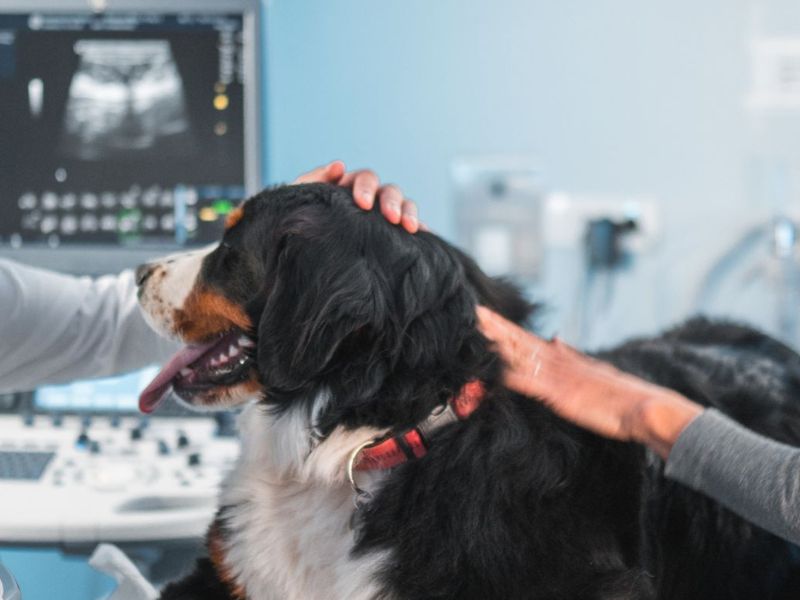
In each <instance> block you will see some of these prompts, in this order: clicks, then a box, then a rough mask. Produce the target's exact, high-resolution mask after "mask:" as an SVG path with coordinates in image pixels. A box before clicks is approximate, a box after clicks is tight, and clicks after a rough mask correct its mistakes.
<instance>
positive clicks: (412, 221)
mask: <svg viewBox="0 0 800 600" xmlns="http://www.w3.org/2000/svg"><path fill="white" fill-rule="evenodd" d="M407 218H408V223H409V224H410V225H411V226H412V227H417V226H418V225H419V222H418V221H417V217H415V216H413V215H412V216H409V217H407Z"/></svg>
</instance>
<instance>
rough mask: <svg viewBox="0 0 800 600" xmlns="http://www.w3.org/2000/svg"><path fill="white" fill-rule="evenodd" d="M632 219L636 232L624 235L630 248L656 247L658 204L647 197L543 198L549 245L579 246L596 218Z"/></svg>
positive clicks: (589, 195)
mask: <svg viewBox="0 0 800 600" xmlns="http://www.w3.org/2000/svg"><path fill="white" fill-rule="evenodd" d="M603 218H608V219H611V220H612V221H623V220H626V219H632V220H634V221H636V223H637V228H636V231H632V232H631V233H630V234H627V235H626V236H625V237H624V240H625V241H624V245H625V247H626V248H627V249H628V250H631V251H633V252H637V253H641V252H646V251H648V250H649V249H651V248H652V247H653V246H655V244H656V242H657V241H658V238H659V234H660V225H661V223H660V219H659V211H658V203H657V202H656V201H655V200H654V199H652V198H647V197H640V196H636V197H631V196H614V195H600V194H566V193H563V192H555V193H552V194H550V195H548V196H547V197H546V198H545V201H544V219H543V220H544V242H545V246H546V247H548V248H578V247H580V245H581V244H582V243H583V238H584V235H585V234H586V226H587V224H588V222H589V221H591V220H593V219H603Z"/></svg>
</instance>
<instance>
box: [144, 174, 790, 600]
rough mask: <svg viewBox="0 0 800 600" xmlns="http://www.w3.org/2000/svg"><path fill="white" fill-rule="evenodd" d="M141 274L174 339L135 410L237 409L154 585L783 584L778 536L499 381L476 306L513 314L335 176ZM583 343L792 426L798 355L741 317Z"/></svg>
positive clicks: (613, 595)
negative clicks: (182, 546) (186, 564)
mask: <svg viewBox="0 0 800 600" xmlns="http://www.w3.org/2000/svg"><path fill="white" fill-rule="evenodd" d="M138 281H139V286H140V292H139V293H140V300H141V304H142V307H143V309H144V311H145V313H146V315H147V318H148V319H149V322H150V323H151V324H152V325H153V326H154V327H155V328H156V329H157V330H159V331H160V332H162V333H163V334H164V335H167V336H170V337H173V338H178V339H180V340H182V341H183V342H184V343H186V344H187V346H186V348H185V349H184V350H182V351H181V352H179V353H178V354H177V355H176V356H175V357H174V358H173V359H172V360H171V361H170V363H169V364H168V365H167V366H166V367H165V368H164V369H163V370H162V372H161V373H160V374H159V376H158V377H157V378H156V379H155V380H154V381H153V383H152V384H151V385H150V386H149V387H148V388H147V389H146V390H145V391H144V392H143V394H142V397H141V408H142V409H143V410H144V411H152V410H154V409H155V408H156V406H157V405H158V403H159V402H160V401H161V398H162V397H163V396H164V395H165V394H166V393H167V392H168V391H169V390H170V389H171V390H172V391H173V392H174V393H175V394H176V395H177V396H178V397H179V398H181V399H182V400H183V401H184V402H186V403H187V404H189V405H191V406H194V407H196V408H201V409H203V408H205V409H227V408H232V407H235V406H238V405H245V408H244V410H243V412H242V414H241V417H240V427H241V434H242V452H241V457H240V458H239V461H238V464H237V466H236V467H235V470H234V471H233V472H232V474H231V475H230V476H229V477H228V479H227V481H226V483H225V485H224V488H223V491H222V493H221V498H220V509H219V513H218V516H217V518H216V520H215V522H214V524H213V525H212V527H211V529H210V531H209V534H208V550H209V555H208V558H207V559H203V560H201V561H200V562H199V564H198V567H197V569H196V570H195V572H194V573H192V574H191V575H189V576H188V577H187V578H186V579H184V580H182V581H180V582H177V583H174V584H171V585H170V586H168V587H167V589H165V590H164V592H163V596H162V598H164V599H165V600H166V599H169V600H188V599H192V600H212V599H213V600H221V599H226V600H230V599H239V600H242V599H247V600H272V599H281V600H283V599H290V600H314V599H321V600H337V599H341V600H358V599H372V598H382V599H423V598H442V599H444V598H459V599H472V598H474V599H481V600H483V599H487V598H492V599H493V598H497V599H517V598H531V599H548V600H555V599H564V600H590V599H598V600H600V599H603V600H611V599H614V600H628V599H651V598H652V599H655V598H659V599H670V600H692V599H697V600H713V599H719V600H737V599H747V600H752V599H754V598H757V599H758V600H779V599H781V600H790V599H791V600H797V599H798V598H800V567H799V566H798V564H797V561H796V557H797V552H796V549H795V548H793V547H792V546H791V545H790V544H788V543H786V542H783V541H781V540H779V539H777V538H775V537H774V536H772V535H770V534H768V533H766V532H764V531H762V530H760V529H758V528H757V527H754V526H752V525H749V524H748V523H746V522H745V521H743V520H741V519H739V518H738V517H736V516H734V515H733V514H731V513H730V512H728V511H727V510H725V509H724V508H722V507H721V506H720V505H718V504H716V503H714V502H713V501H711V500H708V499H706V498H705V497H702V496H700V495H698V494H696V493H694V492H692V491H690V490H688V489H685V488H683V487H681V486H680V485H677V484H675V483H672V482H670V481H667V480H665V479H664V478H663V476H662V474H663V464H662V463H661V461H660V460H658V459H657V458H656V457H655V456H654V455H652V454H649V453H647V452H645V451H644V450H643V449H642V448H640V447H638V446H636V445H633V444H624V443H618V442H613V441H608V440H605V439H601V438H599V437H597V436H594V435H592V434H589V433H587V432H585V431H582V430H580V429H578V428H576V427H573V426H571V425H570V424H568V423H566V422H564V421H563V420H561V419H559V418H558V417H556V416H555V415H554V414H552V413H551V412H550V411H549V410H548V409H547V408H546V407H544V406H543V405H541V404H539V403H537V402H534V401H531V400H530V399H526V398H522V397H520V396H518V395H515V394H513V393H511V392H509V391H508V390H507V389H504V388H503V386H502V385H501V383H500V377H499V373H500V368H501V365H500V364H499V359H498V357H497V355H496V354H495V353H494V352H493V351H492V348H491V346H490V345H489V343H488V342H487V340H486V339H485V338H484V337H483V336H482V335H481V334H480V333H479V332H478V330H477V329H476V322H475V306H476V304H478V303H480V304H484V305H486V306H489V307H490V308H492V309H494V310H496V311H498V312H499V313H501V314H503V315H505V316H506V317H507V318H510V319H512V320H513V321H516V322H518V323H520V322H524V321H525V320H526V319H527V318H528V317H529V316H530V313H531V311H532V307H531V306H530V305H529V304H527V303H526V302H525V301H524V300H523V299H522V297H521V295H520V294H519V293H518V291H517V290H516V289H514V288H513V287H512V286H510V285H509V284H507V283H504V282H503V281H499V280H495V279H490V278H488V277H487V276H486V275H484V274H483V273H482V272H481V271H480V270H479V269H478V268H477V266H476V265H475V263H474V262H473V261H472V260H471V259H469V258H468V257H467V256H465V255H464V254H462V253H461V252H459V251H458V250H456V249H455V248H453V247H452V246H450V245H448V244H447V243H446V242H444V241H442V240H441V239H439V238H438V237H436V236H435V235H433V234H431V233H426V232H421V233H418V234H416V235H409V234H407V233H406V232H404V231H401V230H398V229H397V228H395V227H392V226H390V225H389V224H388V223H386V222H385V221H384V219H383V218H382V217H381V216H380V215H379V214H376V213H374V212H373V213H369V212H363V211H361V210H359V209H358V208H356V207H355V205H354V204H353V201H352V198H351V197H350V194H349V192H348V191H347V190H344V189H342V188H337V187H333V186H327V185H322V184H312V185H301V186H292V187H283V188H278V189H274V190H271V191H265V192H263V193H261V194H259V195H257V196H255V197H254V198H252V199H250V200H249V201H247V202H246V203H245V204H244V205H242V207H240V208H239V209H237V211H235V212H234V213H233V214H232V215H231V216H230V217H229V219H228V222H227V224H226V231H225V234H224V237H223V239H222V242H221V243H220V244H219V245H218V246H216V247H214V248H213V249H209V250H205V251H200V252H194V253H187V254H184V255H179V256H174V257H171V258H167V259H164V260H163V261H160V262H157V263H152V264H150V265H146V266H144V267H142V268H140V270H139V272H138ZM602 358H604V359H605V360H609V361H611V362H612V363H614V364H616V365H617V366H619V367H621V368H623V369H625V370H628V371H630V372H633V373H635V374H637V375H639V376H641V377H644V378H647V379H649V380H651V381H655V382H657V383H659V384H661V385H665V386H668V387H672V388H674V389H676V390H678V391H679V392H681V393H682V394H685V395H686V396H688V397H690V398H692V399H694V400H696V401H699V402H702V403H704V404H707V405H712V406H716V407H718V408H720V409H722V410H724V411H726V412H727V413H728V414H730V415H732V416H733V417H734V418H736V419H738V420H740V421H742V422H743V423H745V424H746V425H747V426H748V427H750V428H752V429H754V430H755V431H758V432H760V433H762V434H766V435H768V436H770V437H772V438H775V439H777V440H781V441H785V442H790V443H797V442H800V357H798V356H797V355H796V354H795V353H794V352H792V351H791V350H789V349H788V348H786V347H785V346H783V345H781V344H780V343H778V342H776V341H774V340H772V339H770V338H768V337H766V336H764V335H762V334H760V333H758V332H756V331H753V330H751V329H748V328H744V327H739V326H735V325H729V324H714V323H711V322H707V321H703V320H695V321H693V322H691V323H690V324H687V325H684V326H682V327H679V328H677V329H675V330H672V331H670V332H668V333H666V334H664V335H663V336H661V337H658V338H654V339H646V340H640V341H634V342H630V343H628V344H625V345H624V346H622V347H620V348H618V349H616V350H613V351H610V352H607V353H604V354H603V355H602ZM354 501H355V502H354ZM356 504H357V505H358V508H356V506H355V505H356ZM798 509H799V510H800V507H798Z"/></svg>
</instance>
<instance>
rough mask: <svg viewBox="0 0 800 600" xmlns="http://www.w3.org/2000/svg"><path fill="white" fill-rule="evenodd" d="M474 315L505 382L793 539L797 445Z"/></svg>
mask: <svg viewBox="0 0 800 600" xmlns="http://www.w3.org/2000/svg"><path fill="white" fill-rule="evenodd" d="M478 317H479V322H480V326H481V329H482V331H483V332H484V334H485V335H486V336H487V337H488V338H489V339H491V340H493V341H494V342H495V344H496V348H497V350H498V352H499V353H500V355H501V356H502V358H503V359H504V361H505V363H506V365H507V368H506V372H505V383H506V385H508V387H509V388H511V389H513V390H515V391H517V392H519V393H521V394H524V395H526V396H532V397H536V398H540V399H541V400H542V401H543V402H544V403H545V404H547V405H548V406H549V407H550V408H551V409H552V410H553V411H554V412H556V413H557V414H559V415H560V416H562V417H563V418H565V419H567V420H569V421H572V422H573V423H575V424H577V425H580V426H582V427H584V428H586V429H589V430H591V431H593V432H595V433H598V434H600V435H603V436H605V437H609V438H613V439H617V440H622V441H633V442H638V443H641V444H644V445H646V446H648V447H649V448H651V449H652V450H654V451H655V452H656V453H658V454H659V455H660V456H661V457H662V458H664V459H665V461H666V467H665V474H666V476H667V477H669V478H670V479H673V480H675V481H678V482H680V483H683V484H684V485H687V486H688V487H691V488H692V489H695V490H697V491H699V492H701V493H703V494H705V495H707V496H710V497H711V498H714V499H715V500H717V501H718V502H720V503H721V504H723V505H725V506H727V507H728V508H730V509H731V510H733V511H734V512H736V513H737V514H739V515H741V516H742V517H744V518H745V519H747V520H749V521H751V522H752V523H755V524H756V525H758V526H760V527H762V528H763V529H766V530H767V531H770V532H772V533H774V534H775V535H778V536H780V537H782V538H784V539H787V540H789V541H791V542H793V543H796V544H800V449H798V448H795V447H792V446H788V445H786V444H780V443H778V442H775V441H773V440H770V439H768V438H765V437H763V436H760V435H758V434H756V433H754V432H752V431H750V430H748V429H746V428H744V427H742V426H741V425H739V424H737V423H735V422H734V421H733V420H731V419H729V418H728V417H726V416H724V415H723V414H722V413H720V412H718V411H716V410H714V409H707V410H703V408H702V407H701V406H700V405H698V404H696V403H694V402H692V401H690V400H688V399H687V398H685V397H683V396H681V395H680V394H677V393H676V392H674V391H672V390H668V389H666V388H662V387H660V386H657V385H654V384H651V383H649V382H646V381H644V380H642V379H639V378H638V377H635V376H633V375H629V374H627V373H624V372H622V371H619V370H618V369H616V368H614V367H613V366H611V365H609V364H606V363H603V362H601V361H598V360H595V359H592V358H590V357H588V356H586V355H584V354H581V353H580V352H578V351H577V350H575V349H573V348H571V347H570V346H569V345H567V344H565V343H563V342H561V341H560V340H553V341H545V340H542V339H541V338H539V337H537V336H535V335H533V334H531V333H529V332H527V331H525V330H523V329H522V328H520V327H518V326H516V325H515V324H513V323H510V322H509V321H507V320H505V319H503V318H502V317H500V316H499V315H497V314H495V313H493V312H492V311H489V310H488V309H486V308H483V307H479V309H478Z"/></svg>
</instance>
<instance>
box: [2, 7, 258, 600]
mask: <svg viewBox="0 0 800 600" xmlns="http://www.w3.org/2000/svg"><path fill="white" fill-rule="evenodd" d="M261 27H262V22H261V15H260V3H259V2H258V0H225V1H224V2H223V1H214V2H212V1H209V0H180V1H177V2H165V1H155V0H107V1H104V0H93V1H92V2H90V3H88V4H87V3H86V2H85V1H76V0H52V1H49V0H48V1H45V0H16V1H11V0H0V257H4V258H11V259H13V260H17V261H20V262H24V263H27V264H32V265H35V266H39V267H45V268H49V269H55V270H59V271H63V272H67V273H71V274H76V275H98V274H101V273H109V272H116V271H119V270H121V269H124V268H129V267H134V266H136V265H137V264H139V263H141V262H144V261H146V260H148V259H151V258H153V257H156V256H161V255H164V254H167V253H169V252H174V251H176V250H180V249H183V248H189V247H193V246H198V245H203V244H207V243H210V242H213V241H214V240H216V239H218V237H219V235H220V232H221V230H222V223H223V221H224V218H225V215H226V214H227V213H228V212H229V211H230V210H232V208H233V207H234V206H235V205H236V203H238V202H239V201H240V200H241V199H243V198H244V197H245V196H246V195H248V194H251V193H253V192H255V191H256V190H258V189H259V188H260V187H261V182H262V171H263V169H262V149H261V142H260V140H261V138H262V135H261V133H262V127H261V123H260V115H261V113H262V109H261V101H260V95H261V94H260V92H261V73H260V68H259V66H258V55H259V52H260V41H259V38H260V33H261ZM0 310H2V307H0ZM0 351H9V349H5V348H2V340H0ZM153 374H154V370H153V369H146V370H144V371H142V372H137V373H130V374H127V375H123V376H120V377H115V378H109V379H103V380H92V381H80V382H75V383H72V384H69V385H60V386H48V387H42V388H40V389H36V390H31V391H30V392H28V393H24V394H13V395H6V396H2V395H0V545H5V546H8V545H21V546H26V545H32V546H36V545H44V546H58V547H62V548H81V547H84V546H85V547H91V546H93V545H94V544H95V543H96V542H98V541H110V542H115V543H123V544H125V543H127V544H156V545H158V544H162V543H163V544H167V543H171V542H180V541H181V540H197V539H199V538H200V537H202V535H203V534H204V531H205V528H206V526H207V525H208V523H209V521H210V519H211V517H212V515H213V512H214V509H215V504H216V493H217V487H218V484H219V481H220V479H221V477H223V476H224V474H225V472H226V469H228V468H229V466H230V465H231V462H232V461H233V459H234V458H235V456H236V453H237V451H238V444H237V440H236V436H235V432H234V430H233V429H234V428H233V426H232V415H220V416H217V417H216V418H213V417H210V416H202V415H197V414H194V413H189V412H187V411H185V410H183V409H181V408H180V407H179V406H177V405H176V404H172V405H169V403H168V404H167V406H165V410H161V411H159V412H158V413H157V414H156V415H155V416H152V417H149V418H146V417H143V416H141V415H139V414H137V401H136V400H137V395H138V392H139V391H140V390H141V389H142V388H143V387H144V385H146V383H147V381H148V380H149V379H150V378H152V376H153ZM0 597H2V594H0Z"/></svg>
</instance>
